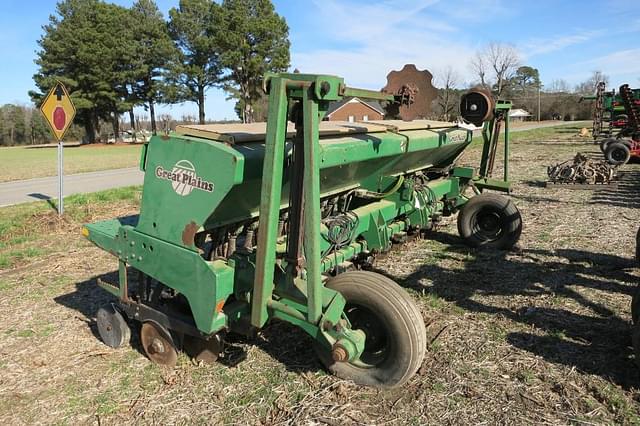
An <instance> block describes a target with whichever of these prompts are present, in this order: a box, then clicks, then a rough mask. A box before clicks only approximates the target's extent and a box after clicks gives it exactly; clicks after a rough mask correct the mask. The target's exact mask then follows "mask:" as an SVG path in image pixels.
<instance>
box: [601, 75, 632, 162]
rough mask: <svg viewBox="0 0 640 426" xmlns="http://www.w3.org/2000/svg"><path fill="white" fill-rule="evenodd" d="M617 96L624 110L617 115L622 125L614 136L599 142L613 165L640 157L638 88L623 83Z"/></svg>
mask: <svg viewBox="0 0 640 426" xmlns="http://www.w3.org/2000/svg"><path fill="white" fill-rule="evenodd" d="M618 97H619V98H620V103H621V105H622V108H623V111H624V114H621V115H618V116H617V117H618V120H619V122H620V123H619V124H620V125H621V126H622V127H621V128H620V130H618V132H617V134H616V135H615V137H611V138H608V139H605V140H603V141H601V142H600V149H601V150H602V152H603V153H604V156H605V158H606V160H607V161H608V162H609V163H611V164H614V165H620V164H625V163H626V162H627V161H629V159H630V158H632V157H634V158H638V157H640V89H631V88H630V87H629V85H628V84H623V85H622V86H620V91H619V93H618ZM614 104H617V101H616V102H614ZM616 107H617V105H616Z"/></svg>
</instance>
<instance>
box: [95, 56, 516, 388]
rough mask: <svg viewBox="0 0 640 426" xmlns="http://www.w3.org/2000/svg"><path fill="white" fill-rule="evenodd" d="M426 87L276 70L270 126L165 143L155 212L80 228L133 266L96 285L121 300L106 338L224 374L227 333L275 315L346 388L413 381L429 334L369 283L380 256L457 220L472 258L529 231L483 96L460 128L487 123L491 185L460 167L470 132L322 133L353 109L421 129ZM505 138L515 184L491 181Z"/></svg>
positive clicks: (344, 128)
mask: <svg viewBox="0 0 640 426" xmlns="http://www.w3.org/2000/svg"><path fill="white" fill-rule="evenodd" d="M413 68H414V69H415V67H413ZM410 71H411V70H410ZM427 74H428V73H427ZM427 74H420V73H413V72H409V73H406V75H405V80H404V82H403V84H397V81H398V80H399V79H401V77H402V72H401V75H400V76H398V75H394V78H393V82H394V84H393V86H394V89H393V91H388V92H377V91H370V90H361V89H354V88H350V87H347V86H345V84H344V81H343V79H342V78H339V77H335V76H328V75H312V74H299V73H293V74H287V73H282V74H274V75H269V76H267V77H266V78H265V90H266V92H267V93H268V96H269V98H268V99H269V106H268V121H267V123H266V125H265V124H264V123H255V124H248V125H246V124H231V125H204V126H181V127H179V128H178V129H176V132H174V133H172V134H170V135H166V136H155V137H153V138H152V139H151V140H150V142H149V143H148V144H146V145H145V146H144V149H143V151H142V156H141V162H140V167H141V169H142V170H143V171H144V172H145V177H144V186H143V192H142V202H141V208H140V214H139V215H136V216H132V217H123V218H117V219H113V220H106V221H102V222H97V223H93V224H87V225H85V226H84V227H83V234H84V235H85V236H86V237H87V238H88V239H89V240H90V241H92V242H93V243H95V244H96V245H97V246H99V247H101V248H103V249H104V250H107V251H108V252H110V253H111V254H113V255H114V256H116V257H117V258H118V265H119V282H118V283H117V284H112V283H107V282H104V281H102V280H98V285H99V286H100V287H101V288H103V289H105V290H107V291H108V292H110V293H112V294H113V295H115V296H116V297H117V301H114V302H113V303H111V304H109V305H107V306H104V307H102V308H100V310H99V311H98V313H97V325H98V330H99V333H100V336H101V338H102V340H103V341H104V342H105V343H106V344H107V345H108V346H111V347H114V348H115V347H119V346H121V345H123V344H125V343H127V340H128V339H129V336H130V328H129V327H130V325H129V323H128V321H127V319H128V320H135V321H137V322H141V323H142V327H141V331H140V337H141V342H142V347H143V349H144V351H145V352H146V354H147V356H148V357H149V358H150V359H151V360H152V361H155V362H158V363H160V364H164V365H168V366H173V365H175V364H176V360H177V351H178V350H180V349H184V350H185V352H187V353H189V354H190V355H192V356H195V357H196V358H197V359H201V360H204V361H214V360H216V359H217V358H218V357H219V356H224V354H223V347H224V341H225V335H226V333H228V332H235V333H240V334H244V335H253V334H255V332H257V331H258V330H259V329H261V328H263V327H264V326H265V325H266V324H267V322H268V321H269V320H273V319H277V320H281V321H286V322H288V323H291V324H293V325H295V326H297V327H300V328H301V329H302V330H304V331H305V332H306V333H307V334H308V335H309V336H310V337H311V338H312V339H313V342H314V345H313V346H314V348H315V350H316V352H317V354H318V356H319V358H320V360H321V361H322V363H323V364H324V365H325V366H326V367H327V369H328V370H329V371H331V372H332V373H334V374H336V375H337V376H339V377H342V378H346V379H350V380H353V381H354V382H356V383H359V384H363V385H371V386H379V387H394V386H399V385H401V384H403V383H405V382H406V381H407V380H408V379H409V378H410V377H411V376H412V375H413V374H414V373H415V372H416V371H417V370H418V368H419V366H420V364H421V362H422V359H423V357H424V354H425V350H426V347H425V346H426V335H425V325H424V322H423V318H422V315H421V313H420V310H419V309H418V307H417V306H416V304H415V302H414V301H413V300H412V298H411V297H410V296H409V295H408V293H407V292H406V291H405V290H404V289H402V288H401V287H400V286H399V285H398V284H396V283H395V282H394V281H392V280H391V279H389V278H387V277H385V276H383V275H380V274H376V273H373V272H370V271H367V269H370V268H371V266H372V262H373V261H374V259H375V257H376V255H377V254H380V253H385V252H387V251H388V250H390V249H391V247H392V245H393V244H397V243H402V242H405V241H407V240H409V239H411V238H413V237H416V236H419V235H420V233H421V232H423V231H426V230H429V229H431V228H432V227H433V226H434V224H436V223H437V222H438V221H439V220H440V218H441V217H442V216H449V215H453V214H455V213H457V212H459V214H458V229H459V231H460V234H461V236H462V238H463V239H464V240H465V241H466V242H467V243H468V244H470V245H471V246H474V247H483V248H498V249H508V248H510V247H511V246H513V245H514V244H515V243H516V241H517V240H518V238H519V236H520V232H521V228H522V221H521V217H520V213H519V211H518V209H517V208H516V206H515V205H514V204H513V202H512V201H511V200H510V199H509V198H507V197H505V196H502V195H498V194H495V193H487V192H486V191H487V190H495V191H501V192H509V188H510V184H509V181H508V157H509V143H508V142H509V139H508V133H509V132H508V131H509V121H508V120H509V119H508V112H509V108H510V103H509V102H504V101H498V102H495V101H494V100H493V98H492V97H491V96H490V95H489V94H487V93H485V92H483V91H481V90H472V91H471V92H469V93H467V94H466V95H465V96H464V97H463V98H462V102H461V113H462V117H464V118H465V119H466V120H467V121H468V122H471V123H474V124H476V125H483V126H484V127H483V139H484V149H483V153H482V162H481V167H480V173H479V174H478V173H476V171H475V169H473V168H469V167H458V166H456V160H457V159H458V158H459V157H460V155H461V154H462V153H463V152H464V150H465V148H466V147H468V146H469V144H470V143H471V140H472V131H471V130H468V129H466V128H463V127H460V126H458V125H455V124H451V123H442V122H434V121H427V120H417V121H401V120H385V121H375V122H362V123H347V122H341V123H340V122H338V123H336V122H322V118H323V115H324V113H325V112H326V111H327V108H328V105H329V103H330V102H334V101H339V100H341V99H342V98H344V97H347V96H357V97H359V98H362V99H375V100H379V101H382V102H386V103H387V106H388V108H389V109H390V110H393V111H395V114H396V115H398V116H400V117H401V118H402V117H403V116H424V111H423V112H422V113H421V111H416V108H418V109H419V108H420V107H419V106H420V105H430V101H428V99H427V100H425V99H420V97H421V96H425V95H426V94H428V93H429V91H427V93H425V92H423V91H421V90H420V88H421V87H425V83H429V85H430V78H431V77H430V74H428V76H427ZM421 75H422V77H420V76H421ZM427 77H428V79H429V80H428V81H427V82H425V81H423V80H422V81H421V79H424V78H427ZM388 87H389V84H388ZM389 90H391V89H389ZM417 100H420V102H417ZM416 105H417V106H416ZM289 119H290V121H291V122H289ZM502 125H504V127H505V131H504V133H503V134H504V153H505V155H504V171H503V176H502V178H501V179H494V178H493V177H492V176H491V175H492V171H493V166H494V163H495V157H496V152H497V148H498V142H499V137H500V128H501V126H502ZM467 190H469V191H467ZM467 192H472V193H471V194H467Z"/></svg>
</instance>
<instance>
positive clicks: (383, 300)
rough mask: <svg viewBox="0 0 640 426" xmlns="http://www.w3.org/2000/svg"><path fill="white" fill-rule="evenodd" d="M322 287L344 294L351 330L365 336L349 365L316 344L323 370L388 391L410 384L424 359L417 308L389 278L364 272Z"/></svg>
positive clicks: (421, 323) (423, 336)
mask: <svg viewBox="0 0 640 426" xmlns="http://www.w3.org/2000/svg"><path fill="white" fill-rule="evenodd" d="M327 287H329V288H331V289H333V290H336V291H338V292H340V293H341V294H342V295H343V296H344V298H345V299H346V301H347V305H346V306H345V310H344V312H345V314H346V316H347V318H348V319H349V322H350V323H351V327H352V328H353V329H359V330H362V331H364V333H365V335H366V340H365V347H364V351H363V353H362V355H361V356H360V358H359V359H358V360H356V361H353V362H336V361H334V360H333V358H332V356H331V351H330V350H329V349H327V348H324V347H320V345H315V349H316V352H317V353H318V356H319V358H320V361H321V362H322V363H323V364H324V365H325V366H326V367H327V369H328V370H329V371H330V372H331V373H333V374H334V375H336V376H338V377H340V378H343V379H347V380H352V381H354V382H355V383H357V384H360V385H365V386H375V387H383V388H393V387H397V386H400V385H402V384H403V383H405V382H406V381H407V380H409V379H410V378H411V376H413V375H414V374H415V372H416V371H417V370H418V368H419V367H420V364H421V363H422V359H423V358H424V354H425V350H426V330H425V326H424V320H423V319H422V315H421V314H420V310H419V309H418V307H417V306H416V304H415V303H414V302H413V300H412V299H411V297H409V295H408V294H407V293H406V291H405V290H404V289H403V288H402V287H400V286H399V285H398V284H396V283H395V282H393V281H392V280H390V279H389V278H387V277H385V276H382V275H380V274H376V273H374V272H367V271H353V272H345V273H343V274H340V275H338V276H337V277H335V278H332V279H331V280H330V281H329V282H328V283H327Z"/></svg>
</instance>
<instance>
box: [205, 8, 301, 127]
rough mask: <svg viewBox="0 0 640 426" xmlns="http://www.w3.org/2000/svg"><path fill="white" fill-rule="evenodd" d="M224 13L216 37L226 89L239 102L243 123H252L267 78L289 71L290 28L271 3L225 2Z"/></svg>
mask: <svg viewBox="0 0 640 426" xmlns="http://www.w3.org/2000/svg"><path fill="white" fill-rule="evenodd" d="M221 9H222V20H221V23H220V27H219V29H218V31H217V33H216V35H217V40H218V41H217V44H218V45H219V47H220V49H221V55H220V62H221V65H222V66H223V67H224V68H225V69H226V71H227V72H228V73H227V75H226V78H225V81H226V88H227V91H228V92H229V93H230V95H231V97H234V98H236V99H237V100H238V104H239V106H240V109H241V111H242V112H241V115H240V118H242V121H244V122H252V121H254V114H255V111H254V110H255V107H254V104H255V103H256V101H258V100H259V99H260V98H261V87H262V79H263V76H264V74H265V73H266V72H268V71H271V72H280V71H286V70H287V68H288V67H289V61H290V58H289V47H290V43H289V38H288V37H289V27H288V26H287V23H286V21H285V20H284V18H283V17H281V16H280V15H278V14H277V13H276V12H275V9H274V7H273V4H272V3H271V1H270V0H224V1H223V2H222V7H221ZM230 88H233V89H234V90H229V89H230Z"/></svg>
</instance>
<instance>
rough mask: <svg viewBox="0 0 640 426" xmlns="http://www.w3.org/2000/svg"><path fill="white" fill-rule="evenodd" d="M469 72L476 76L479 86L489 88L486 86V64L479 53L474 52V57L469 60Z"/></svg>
mask: <svg viewBox="0 0 640 426" xmlns="http://www.w3.org/2000/svg"><path fill="white" fill-rule="evenodd" d="M470 66H471V70H472V71H473V72H474V73H475V74H476V75H477V76H478V79H479V80H480V85H481V86H482V87H484V88H489V85H488V84H487V63H486V60H485V58H484V56H483V55H482V53H480V52H476V54H475V56H474V57H473V58H472V59H471V63H470Z"/></svg>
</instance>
